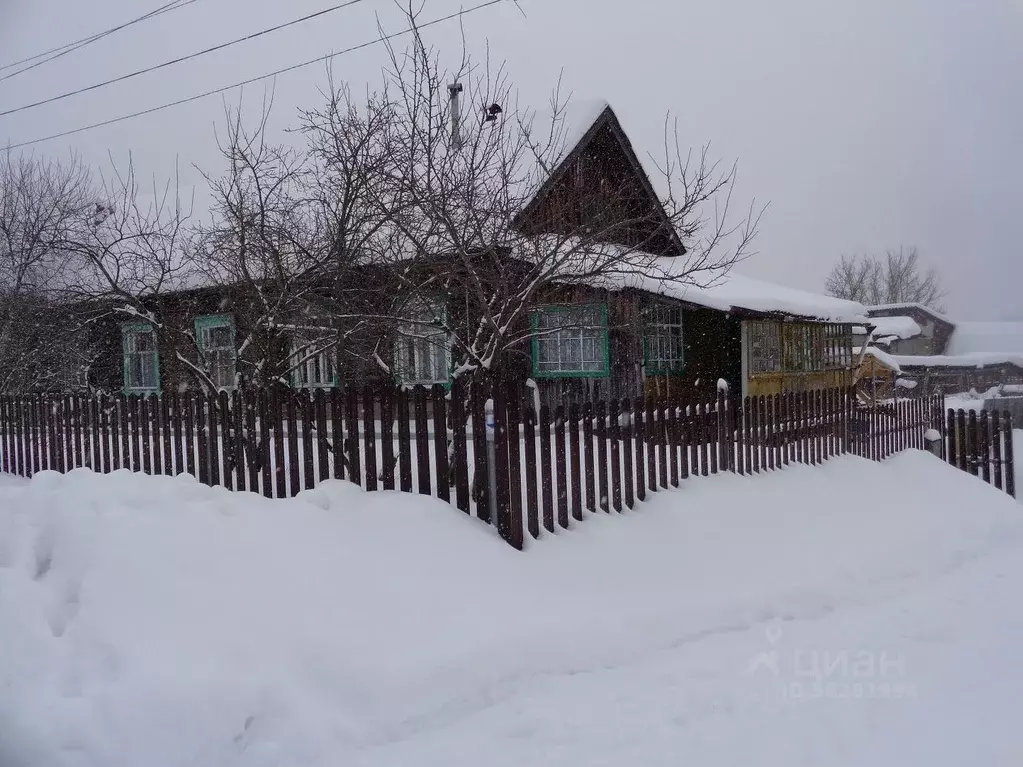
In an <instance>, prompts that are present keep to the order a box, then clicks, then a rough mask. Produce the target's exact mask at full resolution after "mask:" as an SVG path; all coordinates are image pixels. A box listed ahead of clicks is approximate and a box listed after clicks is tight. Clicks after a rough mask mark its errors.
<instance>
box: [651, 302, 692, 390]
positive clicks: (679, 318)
mask: <svg viewBox="0 0 1023 767" xmlns="http://www.w3.org/2000/svg"><path fill="white" fill-rule="evenodd" d="M685 366H686V347H685V330H684V328H683V314H682V307H680V306H672V305H671V304H657V305H655V306H652V307H650V308H649V309H648V311H647V316H646V321H645V322H644V325H643V369H644V371H645V372H646V375H648V376H656V375H672V374H677V373H681V372H682V371H683V370H684V369H685Z"/></svg>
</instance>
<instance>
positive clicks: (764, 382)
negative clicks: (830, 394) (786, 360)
mask: <svg viewBox="0 0 1023 767" xmlns="http://www.w3.org/2000/svg"><path fill="white" fill-rule="evenodd" d="M851 385H852V371H849V370H824V371H820V372H816V373H756V374H754V375H751V376H750V377H749V396H751V397H760V396H765V397H766V396H769V395H772V394H784V393H786V392H800V391H817V390H819V389H836V388H840V387H846V386H851Z"/></svg>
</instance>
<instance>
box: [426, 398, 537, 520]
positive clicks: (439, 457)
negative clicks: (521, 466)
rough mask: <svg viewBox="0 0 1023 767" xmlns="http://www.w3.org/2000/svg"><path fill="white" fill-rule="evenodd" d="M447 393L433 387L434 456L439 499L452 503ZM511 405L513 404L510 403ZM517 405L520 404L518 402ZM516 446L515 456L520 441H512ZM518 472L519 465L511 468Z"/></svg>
mask: <svg viewBox="0 0 1023 767" xmlns="http://www.w3.org/2000/svg"><path fill="white" fill-rule="evenodd" d="M446 395H447V392H446V391H445V390H444V387H443V386H440V385H436V386H434V387H433V454H434V466H435V469H436V474H435V476H436V478H437V497H438V498H440V499H441V500H442V501H448V502H449V503H450V501H451V486H450V483H451V475H450V474H449V466H448V413H447V400H446V399H445V397H446ZM509 404H511V403H509ZM516 404H518V402H517V400H516ZM514 435H515V436H516V437H517V436H518V424H516V426H515V432H514ZM512 442H513V443H514V445H515V455H516V456H517V455H518V452H519V450H518V445H519V442H518V439H517V438H516V439H514V440H512ZM510 468H513V469H514V470H515V472H516V473H517V472H518V464H516V465H515V466H514V467H510ZM518 486H519V483H518V482H515V483H514V484H513V487H514V488H515V492H518Z"/></svg>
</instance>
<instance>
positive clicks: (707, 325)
mask: <svg viewBox="0 0 1023 767" xmlns="http://www.w3.org/2000/svg"><path fill="white" fill-rule="evenodd" d="M584 111H585V117H584V118H583V121H582V122H581V123H578V124H573V125H571V126H568V129H567V130H566V135H567V136H569V137H570V140H569V142H568V144H567V145H566V147H565V151H564V152H563V154H562V156H561V158H560V160H559V162H558V163H557V164H556V165H555V167H553V168H551V169H550V171H549V173H548V175H547V177H546V178H545V180H544V181H543V182H542V183H541V184H540V185H539V186H538V188H537V189H535V190H534V191H533V192H531V193H530V194H529V196H528V198H527V199H526V202H525V204H524V205H523V207H522V209H521V211H520V213H519V214H518V216H517V217H516V219H515V226H516V228H517V229H518V230H519V231H520V232H521V233H522V234H523V235H525V236H529V237H532V236H536V237H541V236H544V235H545V234H550V233H564V232H571V231H575V230H577V229H578V227H580V226H587V225H589V224H590V223H592V224H594V226H597V225H601V224H606V223H607V222H606V220H605V219H606V217H607V216H609V215H620V216H622V217H623V218H622V220H624V221H629V222H630V225H629V226H625V227H609V231H613V232H614V237H615V238H617V240H616V241H617V243H618V244H619V245H621V246H625V247H628V248H637V247H642V248H643V249H644V250H647V251H648V252H649V253H650V254H651V255H652V256H654V257H656V258H659V259H664V260H666V261H670V260H671V259H684V258H685V257H686V248H685V246H684V244H683V243H682V241H681V240H680V238H679V235H678V233H677V232H676V231H675V229H674V228H673V226H672V225H671V222H670V220H669V217H668V216H667V214H666V213H665V211H664V208H663V207H662V205H661V202H660V199H659V197H658V195H657V193H656V191H655V189H654V186H653V185H652V183H651V180H650V177H649V176H648V174H647V173H646V172H645V170H644V167H643V163H642V162H641V161H640V159H639V157H638V156H637V154H636V152H635V150H634V149H633V147H632V144H631V142H630V141H629V139H628V137H627V136H626V134H625V131H624V130H623V128H622V125H621V123H620V122H619V120H618V118H617V116H616V115H615V113H614V111H613V110H612V109H611V107H610V106H607V105H603V106H602V107H599V108H596V109H592V108H591V109H587V110H584ZM612 189H613V190H615V199H616V201H617V203H616V206H617V207H615V206H609V205H608V204H606V202H607V201H606V197H607V195H608V194H609V190H612ZM623 190H624V191H623ZM609 211H610V212H609ZM612 244H613V243H612ZM357 282H358V283H359V293H358V299H357V301H358V303H360V304H362V305H365V306H367V307H376V310H377V312H378V313H379V308H380V307H381V306H384V305H390V302H393V301H395V294H396V292H398V288H397V283H396V282H395V281H393V280H391V279H389V278H388V275H387V274H386V273H372V274H369V273H367V274H366V275H363V276H361V277H359V279H358V280H357ZM458 290H459V288H458V285H457V281H455V282H454V283H453V284H452V286H451V287H450V292H449V293H448V294H447V295H438V296H437V297H436V300H432V301H429V302H427V301H424V300H422V299H417V300H416V301H415V302H412V303H411V304H410V305H409V306H407V307H406V308H405V309H404V310H403V311H406V312H408V314H409V317H408V326H407V327H402V325H401V323H398V325H397V326H386V325H384V324H381V325H380V326H379V327H377V328H375V331H376V332H375V335H374V333H373V329H371V331H370V332H368V333H363V334H361V335H359V336H358V337H353V338H351V339H349V342H350V343H352V344H358V345H359V348H360V350H361V351H362V352H365V351H366V350H373V353H372V354H369V353H359V354H346V351H348V350H346V349H344V348H332V349H331V350H329V351H324V352H322V353H315V354H311V355H308V358H307V359H304V360H302V361H301V363H300V364H297V365H295V364H293V363H294V360H292V364H287V365H284V367H287V368H292V370H291V372H290V373H289V375H288V376H287V378H286V379H285V380H286V381H287V382H288V383H289V385H292V386H296V387H303V388H305V387H310V388H312V387H331V386H338V385H347V384H358V385H365V384H371V385H375V386H390V385H393V384H395V383H397V384H399V385H405V386H415V385H435V384H448V383H449V382H450V380H451V375H452V370H453V359H452V358H453V354H452V350H451V348H450V346H451V344H450V341H449V339H448V338H447V337H446V335H445V331H444V330H443V326H444V325H445V324H447V325H449V326H450V325H454V326H460V327H471V326H472V325H471V323H473V322H474V321H478V318H473V317H470V316H467V313H466V312H465V311H464V310H461V309H460V306H461V305H462V303H463V302H461V301H460V300H459V295H458ZM249 301H250V298H248V297H246V295H245V292H244V290H242V289H241V288H239V289H238V290H235V289H232V288H231V287H226V288H225V287H216V288H211V287H198V288H194V289H191V290H187V291H181V292H179V293H177V294H173V295H168V296H163V297H161V298H160V299H159V301H158V302H155V304H157V305H154V307H153V309H154V311H155V312H157V313H158V314H159V315H160V316H161V318H162V320H161V326H162V329H157V328H154V327H153V325H152V324H150V323H148V322H146V321H145V320H144V319H140V320H138V321H132V322H125V323H121V324H120V325H119V327H117V328H116V329H113V328H112V329H111V332H112V333H114V334H116V335H117V336H118V337H119V340H120V344H118V345H117V346H116V351H114V350H113V349H111V350H109V351H110V352H111V353H110V354H108V355H107V356H106V357H105V358H103V359H98V360H97V362H96V364H95V365H94V366H93V369H92V371H91V373H90V383H91V384H92V385H93V386H95V387H101V388H104V389H107V390H115V391H116V390H124V391H125V392H128V393H151V392H159V391H165V390H167V388H168V387H172V388H184V387H194V386H196V385H197V382H198V381H199V378H198V377H197V376H196V375H195V372H196V369H197V368H199V369H201V370H203V371H204V373H205V375H206V376H207V380H210V379H211V380H212V381H213V382H214V383H215V385H216V386H217V387H219V388H231V387H233V386H235V385H237V383H238V382H239V380H241V381H244V380H245V378H246V374H245V367H246V364H248V365H251V364H254V355H255V353H256V348H255V347H257V346H258V347H259V354H261V355H263V356H264V358H265V356H266V355H268V354H269V355H270V356H271V357H276V358H277V359H279V360H287V359H288V358H289V357H294V355H295V354H296V352H295V351H294V350H295V348H296V345H297V342H298V341H299V340H300V338H301V328H302V326H303V321H302V318H296V317H291V318H284V319H282V321H281V322H280V332H279V334H278V335H277V336H276V337H264V338H260V339H257V340H256V342H255V343H253V342H249V343H247V344H242V343H241V342H240V339H241V338H244V337H248V336H249V330H250V326H249V324H248V323H249V319H248V318H249V317H250V316H251V314H252V312H251V308H250V307H249V306H248V304H247V302H249ZM440 317H443V319H444V322H432V321H431V320H433V319H435V318H440ZM529 321H530V324H531V327H532V329H533V330H534V331H535V332H533V333H532V334H531V336H530V337H529V339H528V340H526V341H525V342H523V343H522V344H521V347H520V348H517V349H513V350H510V351H509V352H508V353H506V354H505V355H504V356H503V358H502V359H501V360H500V361H499V364H500V367H501V369H502V370H503V371H504V375H505V376H506V377H508V376H511V377H512V378H517V379H520V380H521V381H522V382H523V383H525V381H526V380H527V379H532V380H533V381H535V382H536V386H537V388H538V390H539V392H540V394H541V396H542V397H543V399H544V400H545V401H547V402H548V403H550V404H562V403H566V402H569V401H572V400H580V399H592V398H606V397H610V398H622V397H636V396H640V395H644V394H645V395H647V396H651V397H656V398H659V399H670V400H691V399H693V398H700V399H709V398H713V397H714V396H716V392H717V391H718V390H719V388H721V387H722V386H723V385H727V388H728V390H729V391H730V392H731V393H732V394H733V395H740V394H743V395H761V394H763V395H767V394H774V393H779V392H786V391H803V390H814V389H823V388H827V387H836V386H848V385H851V384H852V381H853V365H854V360H853V355H852V328H853V326H854V325H856V324H862V323H863V322H864V321H865V317H864V309H863V307H862V306H860V305H859V304H856V303H853V302H848V301H842V300H838V299H834V298H829V297H827V296H821V295H815V294H811V293H806V292H803V291H798V290H793V289H790V288H785V287H781V286H777V285H772V284H769V283H766V282H761V281H757V280H752V279H748V278H745V277H742V276H739V275H736V274H729V275H727V276H725V277H723V278H721V279H719V280H718V281H717V282H716V284H715V285H714V286H712V287H697V286H695V285H689V286H686V285H680V284H677V283H658V282H656V281H653V280H647V281H644V280H635V281H631V282H630V281H629V280H627V279H626V280H623V281H622V282H621V283H617V284H609V283H608V282H607V281H603V283H602V284H586V283H585V282H581V281H576V280H572V279H566V280H565V281H564V282H563V283H561V284H555V285H551V286H549V287H548V288H547V289H546V290H545V291H544V292H543V294H542V295H539V296H538V297H537V300H536V302H535V306H534V307H533V309H532V311H531V313H530V320H529ZM240 347H244V348H240ZM380 350H384V352H383V353H382V354H381V353H380ZM381 363H382V364H381ZM239 373H241V375H240V376H239Z"/></svg>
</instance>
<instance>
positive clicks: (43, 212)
mask: <svg viewBox="0 0 1023 767" xmlns="http://www.w3.org/2000/svg"><path fill="white" fill-rule="evenodd" d="M92 199H93V197H92V180H91V176H90V174H89V171H88V169H87V168H86V167H84V166H83V165H82V164H81V162H80V161H79V160H78V158H77V157H75V156H71V157H70V158H69V159H68V160H67V161H66V162H64V163H59V162H56V161H53V160H49V161H47V160H42V159H39V158H37V157H34V156H31V155H14V154H12V153H10V152H6V153H3V154H2V155H0V391H27V390H32V389H62V388H66V387H68V386H70V385H71V383H72V382H73V381H74V380H75V379H76V378H80V377H81V376H82V375H83V374H84V373H85V372H86V371H87V369H88V365H89V363H90V361H91V354H90V353H89V348H88V345H87V343H85V340H84V338H83V337H82V336H81V335H80V334H78V333H76V332H75V331H76V329H77V321H76V318H75V317H74V313H73V310H72V309H71V307H69V306H67V305H66V304H64V303H63V302H62V296H63V292H64V287H65V286H66V284H67V281H68V279H69V278H70V277H71V276H72V269H71V263H70V260H71V259H70V256H69V254H68V252H67V251H66V250H65V248H64V243H65V241H66V239H67V237H68V236H69V233H70V232H72V231H74V230H75V229H76V228H77V227H78V225H79V223H80V222H81V221H82V218H83V216H84V215H85V214H86V212H87V211H88V210H89V207H90V205H91V202H92Z"/></svg>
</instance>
